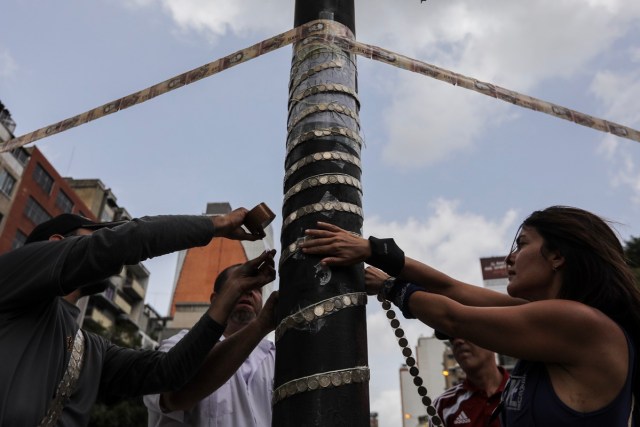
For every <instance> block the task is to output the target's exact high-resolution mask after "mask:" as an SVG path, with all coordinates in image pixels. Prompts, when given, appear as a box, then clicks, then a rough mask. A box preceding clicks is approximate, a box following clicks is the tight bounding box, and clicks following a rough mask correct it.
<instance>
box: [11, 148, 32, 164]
mask: <svg viewBox="0 0 640 427" xmlns="http://www.w3.org/2000/svg"><path fill="white" fill-rule="evenodd" d="M11 154H13V157H15V158H16V160H17V161H19V162H20V164H21V165H22V166H24V165H26V164H27V162H28V161H29V153H27V150H25V149H24V148H22V147H18V148H14V149H13V150H11Z"/></svg>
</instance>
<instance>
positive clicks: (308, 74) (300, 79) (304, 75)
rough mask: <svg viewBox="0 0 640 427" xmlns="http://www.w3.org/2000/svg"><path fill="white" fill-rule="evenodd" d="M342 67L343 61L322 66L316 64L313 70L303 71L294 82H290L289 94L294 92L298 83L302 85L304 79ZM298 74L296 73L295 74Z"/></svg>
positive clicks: (326, 63)
mask: <svg viewBox="0 0 640 427" xmlns="http://www.w3.org/2000/svg"><path fill="white" fill-rule="evenodd" d="M343 66H344V62H343V61H337V60H334V61H330V62H325V63H322V64H318V65H316V66H314V67H313V68H311V69H309V70H307V71H305V72H304V73H302V74H299V75H298V77H297V78H295V79H294V80H292V81H291V84H290V85H289V87H290V88H291V89H290V90H289V93H292V92H293V91H295V90H296V89H297V88H298V86H299V85H300V83H302V82H303V81H305V80H306V79H308V78H309V77H311V76H313V75H314V74H318V73H319V72H320V71H324V70H328V69H330V68H342V67H343ZM296 74H298V73H296ZM292 75H294V74H292Z"/></svg>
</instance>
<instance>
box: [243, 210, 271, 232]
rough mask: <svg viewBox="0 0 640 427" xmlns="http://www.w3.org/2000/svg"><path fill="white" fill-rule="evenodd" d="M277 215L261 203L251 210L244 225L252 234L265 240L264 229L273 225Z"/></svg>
mask: <svg viewBox="0 0 640 427" xmlns="http://www.w3.org/2000/svg"><path fill="white" fill-rule="evenodd" d="M275 217H276V214H274V213H273V212H272V211H271V209H269V206H267V205H266V203H260V204H259V205H257V206H256V207H255V208H253V209H251V210H250V211H249V212H248V213H247V215H246V216H245V218H244V223H243V225H244V226H245V227H246V228H247V230H249V232H250V233H251V234H254V235H256V236H260V237H262V238H264V237H265V236H266V234H265V232H264V229H265V228H266V227H267V226H268V225H269V224H271V221H273V220H274V218H275Z"/></svg>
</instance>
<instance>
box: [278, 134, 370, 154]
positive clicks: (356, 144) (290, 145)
mask: <svg viewBox="0 0 640 427" xmlns="http://www.w3.org/2000/svg"><path fill="white" fill-rule="evenodd" d="M327 136H334V137H344V138H345V139H344V141H340V142H341V143H342V144H344V145H346V146H347V147H349V148H351V149H352V150H354V151H355V152H357V153H360V151H361V149H362V144H363V142H362V138H361V137H360V135H358V133H357V132H354V131H352V130H351V129H348V128H343V127H330V128H321V129H314V130H312V131H309V132H304V133H302V134H300V135H298V136H296V137H294V138H292V139H290V140H288V142H287V155H289V154H290V153H291V150H293V149H294V148H296V147H297V146H298V145H300V144H302V143H304V142H309V141H313V140H315V139H317V138H322V137H327Z"/></svg>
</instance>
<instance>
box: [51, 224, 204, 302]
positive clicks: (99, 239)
mask: <svg viewBox="0 0 640 427" xmlns="http://www.w3.org/2000/svg"><path fill="white" fill-rule="evenodd" d="M213 235H214V226H213V222H212V221H211V218H209V217H205V216H186V215H179V216H177V215H176V216H154V217H143V218H139V219H134V220H132V221H129V222H127V223H125V224H123V225H120V226H118V227H115V228H111V229H109V228H103V229H100V230H97V231H95V232H94V233H93V234H91V235H87V236H81V237H72V239H74V240H75V243H74V244H73V246H72V247H71V249H70V250H69V251H68V252H67V254H66V256H65V257H64V259H63V260H62V269H61V274H60V288H61V289H62V291H63V292H64V293H65V294H66V293H69V292H71V291H73V290H74V289H77V288H79V287H81V286H83V285H87V284H90V283H93V282H95V281H98V280H101V279H104V278H106V277H109V276H111V275H114V274H118V273H119V272H120V270H121V269H122V267H123V266H124V265H128V264H137V263H138V262H140V261H144V260H145V259H148V258H152V257H155V256H159V255H164V254H168V253H171V252H175V251H179V250H183V249H188V248H191V247H195V246H204V245H206V244H207V243H209V241H211V238H212V237H213Z"/></svg>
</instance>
